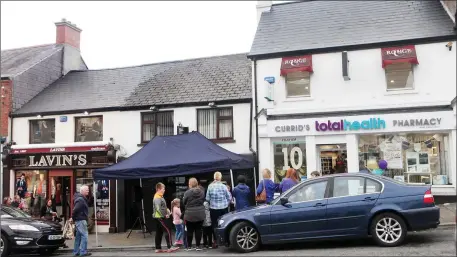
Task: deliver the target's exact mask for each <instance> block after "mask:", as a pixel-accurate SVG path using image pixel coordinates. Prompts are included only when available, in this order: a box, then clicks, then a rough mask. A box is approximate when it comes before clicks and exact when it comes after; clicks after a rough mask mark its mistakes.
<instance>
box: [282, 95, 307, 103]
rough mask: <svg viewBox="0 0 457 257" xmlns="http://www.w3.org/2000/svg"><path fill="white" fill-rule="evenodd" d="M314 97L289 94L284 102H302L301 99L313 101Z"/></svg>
mask: <svg viewBox="0 0 457 257" xmlns="http://www.w3.org/2000/svg"><path fill="white" fill-rule="evenodd" d="M313 100H314V98H312V97H311V96H289V97H287V98H286V100H284V102H301V101H313Z"/></svg>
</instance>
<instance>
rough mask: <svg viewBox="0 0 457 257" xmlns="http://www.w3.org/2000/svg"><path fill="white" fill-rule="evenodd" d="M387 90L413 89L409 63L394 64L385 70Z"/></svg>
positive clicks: (411, 67) (411, 69)
mask: <svg viewBox="0 0 457 257" xmlns="http://www.w3.org/2000/svg"><path fill="white" fill-rule="evenodd" d="M385 72H386V80H387V90H388V91H394V90H402V89H414V76H413V65H412V64H411V63H407V62H403V63H394V64H390V65H387V66H386V68H385Z"/></svg>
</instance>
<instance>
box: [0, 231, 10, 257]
mask: <svg viewBox="0 0 457 257" xmlns="http://www.w3.org/2000/svg"><path fill="white" fill-rule="evenodd" d="M0 249H1V250H0V251H1V252H2V256H1V257H6V256H8V255H9V245H8V240H7V239H6V237H5V236H4V235H3V234H2V236H1V238H0Z"/></svg>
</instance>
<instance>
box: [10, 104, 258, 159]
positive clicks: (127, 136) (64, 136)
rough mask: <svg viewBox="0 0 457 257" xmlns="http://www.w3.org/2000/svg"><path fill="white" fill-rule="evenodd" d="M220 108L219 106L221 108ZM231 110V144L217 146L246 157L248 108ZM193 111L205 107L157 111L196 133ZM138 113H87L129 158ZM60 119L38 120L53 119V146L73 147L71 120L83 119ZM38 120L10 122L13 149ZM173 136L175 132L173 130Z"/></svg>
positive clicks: (137, 133)
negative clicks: (167, 113)
mask: <svg viewBox="0 0 457 257" xmlns="http://www.w3.org/2000/svg"><path fill="white" fill-rule="evenodd" d="M222 106H223V105H220V107H222ZM227 106H233V117H234V120H233V130H234V132H233V133H234V139H235V143H224V144H219V145H220V146H222V147H224V148H225V149H227V150H229V151H232V152H235V153H249V119H250V117H249V114H250V104H235V105H227ZM197 108H205V107H185V108H175V109H161V111H166V110H173V111H174V126H175V127H176V126H178V124H179V123H181V124H182V125H183V126H185V127H186V126H188V127H189V131H193V130H197V111H196V109H197ZM141 112H142V111H124V112H119V111H115V112H103V113H90V114H89V116H92V115H94V116H95V115H103V142H108V141H109V140H110V138H114V144H119V145H121V146H122V147H123V148H124V150H125V152H126V156H130V155H132V154H133V153H135V152H136V151H138V150H139V149H140V148H141V147H140V146H137V145H138V144H140V143H141V134H140V133H141ZM60 116H62V115H54V116H45V117H42V118H40V119H47V118H55V119H56V144H59V143H60V144H62V143H73V142H74V135H75V123H74V121H75V119H74V118H75V117H81V116H84V115H83V114H78V115H74V114H72V115H65V116H67V117H68V121H67V122H60V119H59V117H60ZM33 119H38V118H36V117H24V118H22V117H21V118H14V119H13V141H15V142H16V144H17V145H28V144H29V120H33ZM175 133H176V129H175Z"/></svg>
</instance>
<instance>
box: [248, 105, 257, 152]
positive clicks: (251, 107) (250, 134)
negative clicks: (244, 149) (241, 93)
mask: <svg viewBox="0 0 457 257" xmlns="http://www.w3.org/2000/svg"><path fill="white" fill-rule="evenodd" d="M253 108H254V104H253V102H252V101H251V105H250V107H249V110H250V111H251V114H250V117H249V120H250V122H249V151H251V153H252V154H254V156H255V154H256V152H255V151H254V149H252V118H253V116H254V115H253V112H254V110H253Z"/></svg>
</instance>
